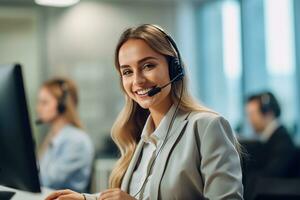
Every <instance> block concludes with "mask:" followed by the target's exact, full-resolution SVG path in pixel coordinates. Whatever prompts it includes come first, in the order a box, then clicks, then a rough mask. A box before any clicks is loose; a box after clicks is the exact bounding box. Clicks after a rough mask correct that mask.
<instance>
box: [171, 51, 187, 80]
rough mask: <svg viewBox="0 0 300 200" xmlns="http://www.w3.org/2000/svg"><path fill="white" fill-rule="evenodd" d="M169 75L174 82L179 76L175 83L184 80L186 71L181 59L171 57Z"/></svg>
mask: <svg viewBox="0 0 300 200" xmlns="http://www.w3.org/2000/svg"><path fill="white" fill-rule="evenodd" d="M169 74H170V79H171V80H173V79H174V78H175V77H176V76H177V78H176V79H175V80H174V81H178V80H180V79H182V77H183V75H184V70H183V68H182V66H181V64H180V61H179V59H178V58H176V57H171V58H170V60H169Z"/></svg>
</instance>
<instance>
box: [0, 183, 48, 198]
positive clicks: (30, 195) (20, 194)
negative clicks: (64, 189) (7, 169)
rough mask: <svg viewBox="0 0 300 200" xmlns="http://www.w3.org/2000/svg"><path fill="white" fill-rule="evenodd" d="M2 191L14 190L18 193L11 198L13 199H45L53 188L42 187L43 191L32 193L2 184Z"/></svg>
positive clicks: (0, 188)
mask: <svg viewBox="0 0 300 200" xmlns="http://www.w3.org/2000/svg"><path fill="white" fill-rule="evenodd" d="M0 191H13V192H16V194H15V195H14V196H13V197H12V198H11V200H43V199H45V198H46V197H47V196H48V195H49V194H50V193H51V192H52V191H53V190H51V189H48V188H42V193H31V192H25V191H21V190H17V189H13V188H9V187H5V186H2V185H0Z"/></svg>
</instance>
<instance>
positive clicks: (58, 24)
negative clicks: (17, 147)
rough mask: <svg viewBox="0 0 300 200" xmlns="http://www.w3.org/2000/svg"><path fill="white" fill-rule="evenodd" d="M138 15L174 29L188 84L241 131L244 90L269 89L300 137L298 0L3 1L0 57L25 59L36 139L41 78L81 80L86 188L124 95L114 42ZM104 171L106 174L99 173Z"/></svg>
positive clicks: (107, 155)
mask: <svg viewBox="0 0 300 200" xmlns="http://www.w3.org/2000/svg"><path fill="white" fill-rule="evenodd" d="M144 23H151V24H157V25H159V26H161V27H163V28H164V30H165V31H167V32H168V33H170V35H172V37H173V38H174V40H175V41H176V43H177V45H178V48H179V50H180V53H181V56H182V59H183V62H184V64H185V65H186V66H187V72H186V73H187V74H188V76H189V89H190V91H191V93H192V94H193V95H194V96H195V97H196V98H197V100H198V101H199V102H201V103H202V104H203V105H206V106H208V107H209V108H212V109H214V110H216V111H217V112H219V113H220V114H221V115H223V116H224V117H225V118H226V119H228V121H229V122H230V124H231V126H232V128H233V129H234V130H235V132H236V134H237V137H238V138H245V139H255V137H256V136H255V134H254V131H253V130H252V129H251V127H250V126H249V123H248V121H247V118H246V113H245V100H246V98H247V97H248V96H249V95H251V94H253V93H257V92H260V91H265V90H269V91H272V92H273V93H274V94H275V96H276V97H277V98H278V100H279V103H280V105H281V108H282V116H281V120H282V122H283V123H284V124H285V125H286V127H287V128H288V130H289V133H290V136H291V138H292V140H293V142H294V143H295V144H296V145H297V146H298V147H299V146H300V129H299V127H300V1H298V0H81V1H79V2H78V3H77V4H75V5H72V6H68V7H53V6H42V5H38V4H36V3H35V2H34V1H33V0H0V63H1V64H8V63H20V64H21V65H22V67H23V75H24V83H25V89H26V95H27V100H28V108H29V111H30V119H31V125H32V129H33V135H34V139H35V142H36V148H38V146H39V145H40V144H41V142H42V141H43V139H44V137H45V134H46V133H47V126H44V125H43V126H37V125H35V123H34V121H35V120H36V119H37V114H36V110H35V107H36V103H37V93H38V90H39V88H40V85H41V84H42V83H43V82H44V81H45V80H47V79H49V78H52V77H56V76H65V77H69V78H71V79H73V80H74V81H76V83H77V85H78V88H79V97H80V103H79V108H78V109H79V113H80V117H81V119H82V121H83V124H84V128H85V130H86V132H88V133H89V135H90V137H91V138H92V141H93V145H94V147H95V152H96V161H95V166H96V167H95V168H96V169H95V171H94V179H93V183H92V184H93V186H92V189H91V192H97V191H98V190H99V188H105V187H107V183H106V180H108V178H107V177H108V176H109V175H108V174H109V169H110V168H111V167H112V166H113V164H114V162H115V160H116V158H117V156H118V152H117V150H116V147H115V146H114V144H113V142H112V141H111V139H110V129H111V126H112V124H113V122H114V120H115V119H116V117H117V115H118V113H119V112H120V110H121V108H122V106H123V104H124V95H123V93H122V92H121V90H120V82H119V76H118V73H117V71H116V70H115V68H114V49H115V46H116V44H117V41H118V39H119V36H120V34H121V33H122V32H123V31H124V30H125V29H126V28H127V27H131V26H137V25H139V24H144ZM103 166H105V167H103ZM97 170H98V171H97ZM101 170H102V171H101ZM105 170H106V171H105ZM299 170H300V169H299ZM101 176H102V177H103V176H105V177H106V178H105V179H104V178H103V179H101V180H97V179H98V178H99V177H101Z"/></svg>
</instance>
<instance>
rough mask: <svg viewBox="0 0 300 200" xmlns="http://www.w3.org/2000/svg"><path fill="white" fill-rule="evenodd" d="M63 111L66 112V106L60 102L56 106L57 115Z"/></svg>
mask: <svg viewBox="0 0 300 200" xmlns="http://www.w3.org/2000/svg"><path fill="white" fill-rule="evenodd" d="M65 111H66V106H65V105H64V104H63V103H62V102H60V103H59V104H58V106H57V112H58V113H59V114H63V113H64V112H65Z"/></svg>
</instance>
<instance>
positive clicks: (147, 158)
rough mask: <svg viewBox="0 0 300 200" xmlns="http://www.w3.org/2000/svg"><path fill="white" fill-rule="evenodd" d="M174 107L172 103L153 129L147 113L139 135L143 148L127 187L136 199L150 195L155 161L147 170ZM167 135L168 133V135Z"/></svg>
mask: <svg viewBox="0 0 300 200" xmlns="http://www.w3.org/2000/svg"><path fill="white" fill-rule="evenodd" d="M175 109H176V106H175V105H173V106H172V107H171V108H170V109H169V111H168V112H167V114H166V115H165V116H164V117H163V119H162V121H161V122H160V123H159V126H158V127H157V128H156V130H154V123H153V120H152V117H151V115H149V117H148V119H147V121H146V124H145V126H144V129H143V132H142V135H141V139H142V141H143V142H144V144H143V150H142V153H141V155H140V161H139V162H138V163H137V165H136V169H135V171H134V172H133V175H132V178H131V182H130V187H129V194H130V195H131V196H134V197H135V198H137V199H142V200H148V199H149V197H150V193H149V191H150V183H151V177H152V171H153V170H155V166H156V163H154V164H153V165H154V166H153V167H152V170H151V171H149V170H150V168H151V163H152V162H155V159H156V158H155V157H156V154H157V153H158V152H159V150H160V148H161V145H162V144H163V141H164V139H165V137H166V134H167V130H168V128H169V125H170V122H171V119H172V116H173V114H174V112H175ZM169 136H170V133H169V135H168V137H169ZM147 175H148V177H147ZM146 179H147V180H146ZM144 181H146V183H145V185H144V186H143V183H144ZM142 187H143V188H142ZM135 195H136V196H135Z"/></svg>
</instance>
